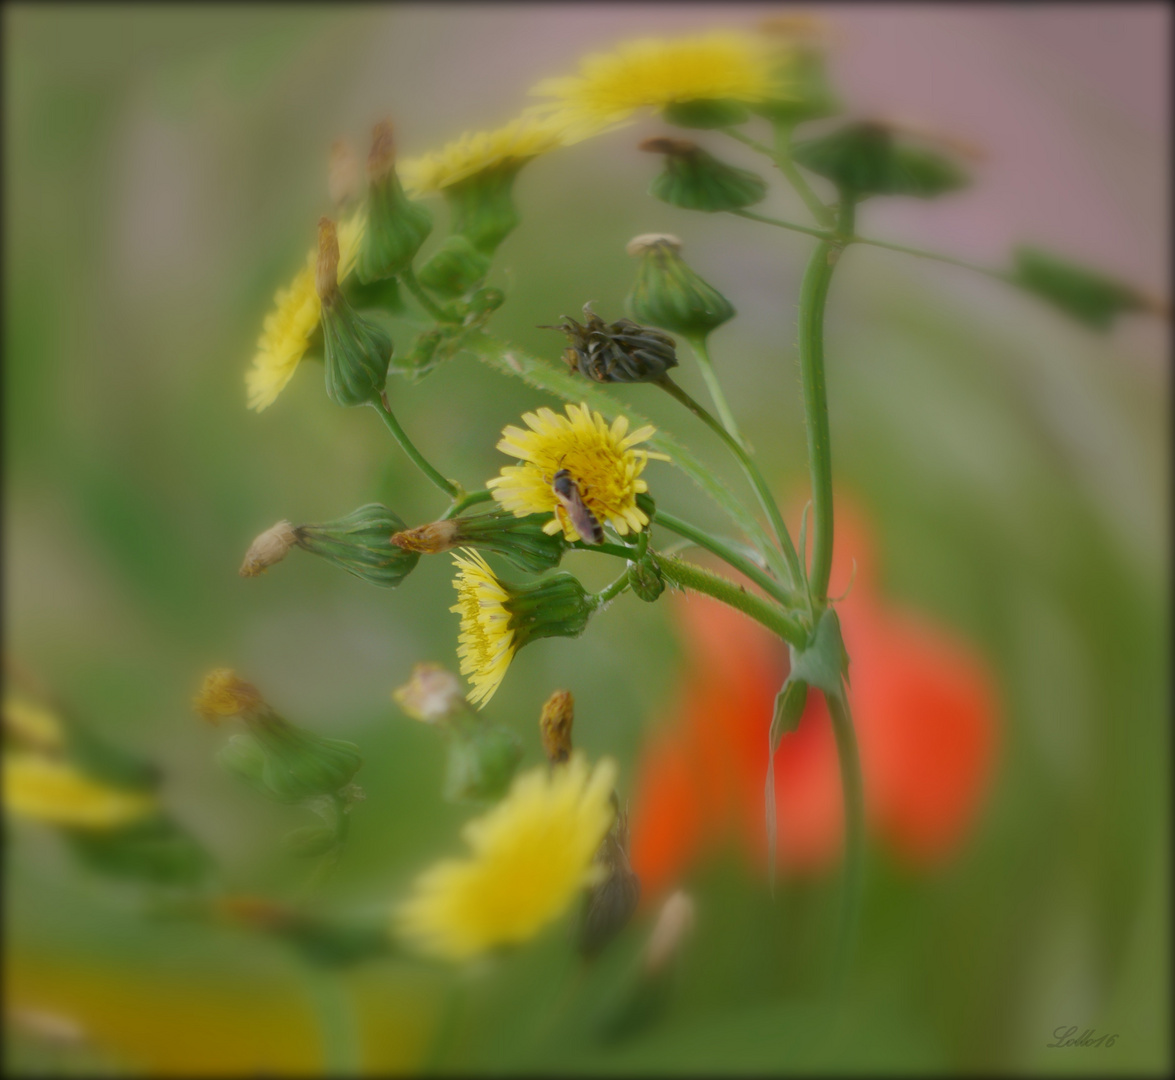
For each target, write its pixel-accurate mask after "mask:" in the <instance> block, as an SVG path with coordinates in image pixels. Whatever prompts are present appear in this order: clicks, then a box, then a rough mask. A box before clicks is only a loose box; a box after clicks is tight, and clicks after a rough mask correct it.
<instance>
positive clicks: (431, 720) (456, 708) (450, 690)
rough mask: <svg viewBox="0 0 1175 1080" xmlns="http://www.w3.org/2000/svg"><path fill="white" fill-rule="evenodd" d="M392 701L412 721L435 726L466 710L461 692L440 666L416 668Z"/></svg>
mask: <svg viewBox="0 0 1175 1080" xmlns="http://www.w3.org/2000/svg"><path fill="white" fill-rule="evenodd" d="M392 697H393V698H394V699H395V701H396V704H397V705H399V706H400V708H401V709H403V710H404V711H405V712H406V713H407V714H408V715H409V716H410V717H412V719H413V720H419V721H421V722H422V723H425V724H435V723H437V722H438V721H441V720H448V719H449V717H451V716H454V715H455V714H456V713H458V712H460V711H461V710H462V709H464V708H466V707H467V703H466V701H465V688H464V687H463V686H462V685H461V682H460V680H459V679H458V678H457V676H456V675H454V674H453V673H452V672H451V671H448V670H446V669H445V668H443V667H441V665H440V664H417V665H416V666H415V667H414V668H413V669H412V677H411V678H410V679H409V680H408V681H407V682H406V683H405V684H404V685H403V686H401V687H399V688H397V689H396V690H393V691H392Z"/></svg>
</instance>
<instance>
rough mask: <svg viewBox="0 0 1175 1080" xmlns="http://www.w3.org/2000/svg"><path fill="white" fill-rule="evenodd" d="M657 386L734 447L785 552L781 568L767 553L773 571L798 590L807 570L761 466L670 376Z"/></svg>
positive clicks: (774, 554)
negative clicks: (804, 568)
mask: <svg viewBox="0 0 1175 1080" xmlns="http://www.w3.org/2000/svg"><path fill="white" fill-rule="evenodd" d="M655 385H657V386H660V387H661V388H662V389H663V390H666V391H668V393H669V394H670V395H671V396H673V397H675V398H676V399H677V400H678V401H680V402H681V403H682V404H683V405H684V406H685V407H686V408H687V409H689V410H690V412H692V413H693V414H694V415H695V416H696V417H697V418H698V419H699V420H701V421H702V422H703V423H704V424H705V425H706V426H707V427H709V428H710V429H711V430H712V431H713V432H714V433H715V434H716V435H718V437H719V438H720V439H722V441H723V442H724V443H726V445H727V446H729V447H730V450H731V452H732V453H733V454H734V456H735V457H736V458H738V461H739V464H740V465H741V466H742V467H743V472H744V473H746V476H747V479H748V480H749V481H750V482H751V487H753V488H754V489H755V494H756V495H757V496H758V497H759V505H760V506H762V507H763V512H764V513H765V514H766V515H767V520H768V521H770V522H771V527H772V529H773V530H774V531H775V537H776V539H777V540H778V541H779V548H780V550H782V552H783V556H784V559H785V560H786V561H785V563H784V564H782V565H781V564H780V562H779V558H778V556H777V554H776V549H775V548H774V547H772V548H771V549H770V550H769V551H767V552H766V553H765V554H766V555H767V558H768V561H769V562H771V564H772V569H773V570H774V571H775V572H776V573H777V574H778V575H779V576H780V577H781V578H786V579H787V581H788V583H789V584H791V585H792V586H793V587H795V588H798V587H799V586H800V585H802V584H803V581H804V577H803V571H802V570H801V568H800V557H799V555H797V554H796V549H795V546H794V545H793V544H792V542H791V536H790V535H789V534H788V531H787V526H786V525H785V524H784V522H783V515H782V514H780V512H779V507H778V506H776V505H775V499H774V498H772V496H771V489H770V488H769V487H768V486H767V481H766V480H764V479H763V474H762V473H761V472H759V467H758V465H756V464H755V459H754V458H752V457H751V456H750V454H748V453H747V451H746V449H745V448H744V447H743V445H742V444H741V443H740V442H739V441H738V440H737V439H736V438H735V437H734V436H733V435H731V434H730V432H729V431H727V430H726V428H724V427H723V426H722V425H721V424H720V423H719V422H718V421H717V420H715V419H714V417H713V416H711V415H710V413H708V412H707V411H706V410H705V409H704V408H702V406H701V405H699V404H698V403H697V402H696V401H694V399H693V398H692V397H690V396H689V394H687V393H686V392H685V391H684V390H683V389H682V388H681V387H680V386H678V385H677V383H675V382H674V381H673V380H672V379H670V378H669V377H668V376H667V375H666V376H664V377H663V378H661V379H659V380H658V381H657V383H656V384H655Z"/></svg>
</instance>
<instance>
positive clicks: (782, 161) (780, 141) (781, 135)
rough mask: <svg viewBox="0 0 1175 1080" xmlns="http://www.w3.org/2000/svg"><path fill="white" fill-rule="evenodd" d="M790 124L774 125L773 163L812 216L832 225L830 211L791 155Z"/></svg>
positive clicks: (826, 224)
mask: <svg viewBox="0 0 1175 1080" xmlns="http://www.w3.org/2000/svg"><path fill="white" fill-rule="evenodd" d="M791 133H792V125H791V124H776V125H775V164H776V165H778V166H779V171H780V172H782V173H783V175H784V176H786V177H787V179H788V182H789V183H790V184H791V186H792V187H793V188H795V189H796V193H797V194H798V195H799V196H800V198H801V199H803V200H804V205H805V206H806V207H807V208H808V209H809V210H810V211H811V213H812V216H813V217H814V218H815V219H816V220H817V221H818V222H820V224H821V225H823V226H825V227H826V228H827V227H829V226H831V225H832V211H831V210H829V209H828V207H827V206H825V205H824V203H822V202H821V201H820V198H819V196H818V195H817V194H816V192H814V191H813V190H812V188H811V187H810V186H809V185H808V181H807V180H805V179H804V174H803V173H801V172H800V170H799V169H797V168H796V163H795V162H794V161H792V157H791Z"/></svg>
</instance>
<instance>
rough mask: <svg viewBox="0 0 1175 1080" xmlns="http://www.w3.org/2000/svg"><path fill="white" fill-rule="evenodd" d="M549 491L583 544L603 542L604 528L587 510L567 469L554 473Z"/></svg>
mask: <svg viewBox="0 0 1175 1080" xmlns="http://www.w3.org/2000/svg"><path fill="white" fill-rule="evenodd" d="M551 490H552V491H553V492H554V493H555V498H556V499H558V500H559V505H560V506H561V507H563V510H564V512H565V513H566V514H567V516H568V517H569V518H570V519H571V524H572V525H573V526H574V527H575V531H576V532H577V533H579V535H580V538H581V539H582V540H583V542H584V543H585V544H602V543H603V542H604V527H603V526H602V525H601V524H600V522H599V521H598V520H597V518H596V515H595V514H593V513H592V512H591V511H590V510H589V509H588V508H587V504H586V503H585V502H584V501H583V496H582V495H581V494H580V493H579V487H578V485H577V484H576V483H575V479H574V478H573V477H572V475H571V472H570V471H569V470H568V469H560V470H559V471H558V472H557V473H555V478H554V479H553V480H552V481H551Z"/></svg>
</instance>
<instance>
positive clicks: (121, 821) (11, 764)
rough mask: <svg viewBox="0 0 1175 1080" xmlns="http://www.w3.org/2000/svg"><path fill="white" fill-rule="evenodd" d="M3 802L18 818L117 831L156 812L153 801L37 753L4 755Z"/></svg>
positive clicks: (81, 827) (151, 798)
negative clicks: (99, 780)
mask: <svg viewBox="0 0 1175 1080" xmlns="http://www.w3.org/2000/svg"><path fill="white" fill-rule="evenodd" d="M4 806H5V809H7V810H9V811H11V812H12V813H14V814H17V815H19V816H20V817H26V818H32V819H33V820H35V821H44V822H47V823H49V824H50V825H63V826H67V827H73V828H79V829H96V830H103V829H117V828H119V827H120V826H122V825H126V824H128V823H129V822H132V821H137V820H138V819H139V818H143V817H146V816H148V815H149V814H152V813H154V812H155V810H156V802H155V799H154V798H153V797H152V796H150V795H145V794H142V793H140V792H135V791H123V790H120V789H118V788H113V787H108V786H107V785H105V784H101V783H99V782H98V781H96V780H91V779H90V778H89V777H87V776H85V775H83V774H82V773H80V772H78V770H77V769H75V768H74V767H73V766H72V765H70V764H68V763H67V762H64V761H58V760H54V759H51V758H46V757H43V756H41V755H40V754H30V753H12V754H6V755H5V757H4Z"/></svg>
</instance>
